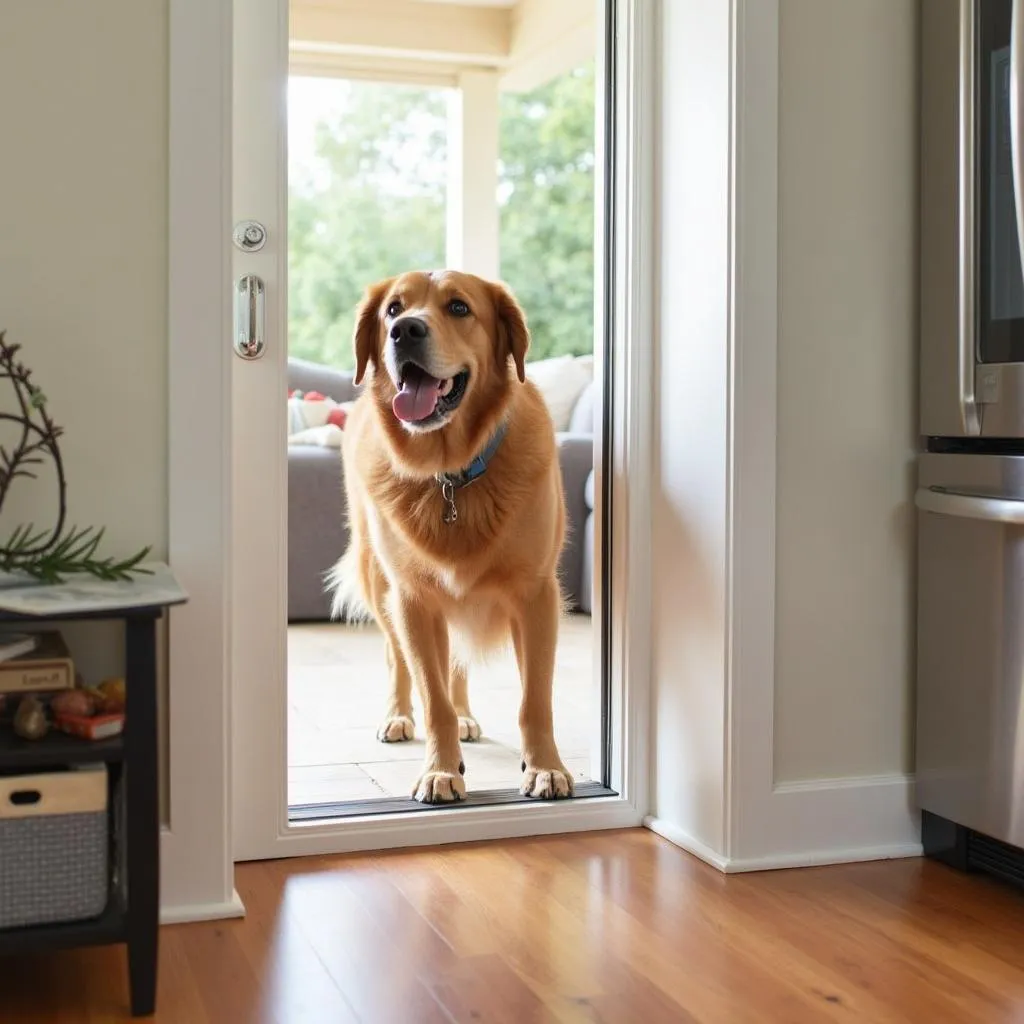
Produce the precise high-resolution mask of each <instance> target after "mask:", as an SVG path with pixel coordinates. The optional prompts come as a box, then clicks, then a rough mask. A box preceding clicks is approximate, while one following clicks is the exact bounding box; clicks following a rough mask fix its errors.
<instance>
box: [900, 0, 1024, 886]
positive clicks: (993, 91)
mask: <svg viewBox="0 0 1024 1024" xmlns="http://www.w3.org/2000/svg"><path fill="white" fill-rule="evenodd" d="M921 33H922V37H921V62H922V74H921V158H920V185H921V187H920V194H921V313H920V326H921V339H920V342H921V347H920V373H921V391H920V409H921V436H922V446H921V447H922V451H921V454H920V457H919V463H918V488H917V493H916V504H917V509H918V513H917V514H918V531H919V532H918V642H917V662H918V667H917V735H916V776H917V793H918V802H919V804H920V806H921V808H922V811H923V816H922V835H923V840H924V844H925V852H926V853H927V854H929V855H931V856H935V857H939V858H941V859H944V860H946V861H947V862H950V863H954V864H956V865H958V866H959V867H962V868H974V867H977V868H983V869H986V870H990V871H994V872H996V873H998V874H1001V875H1003V876H1005V877H1011V878H1014V879H1015V880H1018V881H1022V882H1024V854H1022V853H1021V848H1024V273H1022V269H1021V268H1022V263H1024V261H1022V255H1021V240H1022V239H1024V0H924V2H923V3H922V4H921Z"/></svg>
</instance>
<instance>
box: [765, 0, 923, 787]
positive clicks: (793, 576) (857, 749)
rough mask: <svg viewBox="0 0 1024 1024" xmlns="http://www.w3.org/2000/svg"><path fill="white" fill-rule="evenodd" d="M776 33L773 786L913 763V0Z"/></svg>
mask: <svg viewBox="0 0 1024 1024" xmlns="http://www.w3.org/2000/svg"><path fill="white" fill-rule="evenodd" d="M779 28H780V41H779V42H780V54H779V77H780V89H779V334H778V346H779V363H778V372H779V376H778V397H779V405H778V483H777V485H778V497H777V531H778V533H777V560H778V561H777V570H776V571H777V598H776V600H777V604H776V663H775V694H776V707H775V773H776V780H777V781H780V782H782V781H791V780H797V779H801V780H802V779H814V778H827V777H842V776H853V775H872V774H879V775H880V774H885V773H890V772H902V771H909V770H910V767H911V760H912V757H911V739H910V737H911V680H912V674H913V661H912V656H913V636H914V619H913V615H914V605H913V571H914V557H913V551H914V516H913V505H912V498H913V489H912V478H911V474H912V460H913V455H914V447H915V443H916V423H917V414H916V395H917V387H916V363H915V357H916V346H917V338H916V306H917V292H916V288H917V276H916V275H917V216H916V215H917V198H916V196H917V181H916V175H917V150H918V127H917V124H918V121H917V74H918V65H917V2H916V0H857V2H856V3H850V2H848V0H782V4H781V7H780V26H779Z"/></svg>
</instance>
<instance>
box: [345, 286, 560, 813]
mask: <svg viewBox="0 0 1024 1024" xmlns="http://www.w3.org/2000/svg"><path fill="white" fill-rule="evenodd" d="M529 344H530V335H529V332H528V330H527V326H526V319H525V317H524V315H523V311H522V310H521V309H520V307H519V304H518V303H517V302H516V300H515V298H514V297H513V296H512V294H511V292H510V291H509V290H508V289H507V288H506V287H505V286H504V285H502V284H497V283H493V282H490V281H484V280H482V279H481V278H478V277H474V276H472V275H470V274H461V273H454V272H450V271H443V272H440V271H439V272H435V273H419V272H417V273H408V274H403V275H401V276H400V277H397V278H392V279H390V280H387V281H382V282H380V283H378V284H376V285H373V286H372V287H370V288H369V289H368V290H367V292H366V295H365V296H364V298H363V301H362V303H361V304H360V306H359V310H358V313H357V319H356V327H355V336H354V345H355V355H356V374H355V381H356V383H357V384H358V383H360V382H361V381H362V379H363V377H364V374H366V372H367V371H368V370H369V371H370V372H371V378H370V379H369V381H368V384H367V387H366V388H365V390H364V391H363V393H362V394H361V395H360V396H359V398H358V399H357V400H356V402H355V405H354V406H353V408H352V411H351V414H350V416H349V418H348V420H347V422H346V425H345V433H344V441H343V444H342V455H343V458H344V462H345V491H346V497H347V499H348V510H349V526H350V541H349V547H348V550H347V551H346V553H345V555H344V556H343V557H342V559H341V560H340V561H339V562H338V564H337V565H336V566H335V567H334V569H333V570H332V571H331V573H330V574H329V576H328V584H329V586H330V587H332V588H333V589H334V591H335V593H334V609H335V614H340V612H341V611H342V610H343V609H347V610H348V611H349V614H350V616H351V615H353V614H355V615H356V616H358V615H359V614H360V613H362V614H364V615H365V612H366V610H368V611H369V613H370V614H371V615H372V617H373V619H374V620H375V621H376V622H377V624H378V626H379V627H380V628H381V630H382V631H383V633H384V636H385V638H386V644H387V659H388V667H389V670H390V677H391V687H390V689H391V692H390V697H389V701H388V706H387V715H386V718H385V720H384V723H383V725H382V726H381V728H380V731H379V732H378V738H379V739H381V740H383V741H385V742H394V741H400V740H410V739H412V737H413V720H412V684H413V681H415V683H416V685H417V687H418V688H419V693H420V697H421V700H422V704H423V714H424V719H425V721H424V726H425V729H426V741H427V742H426V762H425V764H424V766H423V773H422V775H421V776H420V778H419V780H418V782H417V783H416V786H415V788H414V791H413V795H414V796H415V798H416V799H417V800H420V801H422V802H424V803H448V802H451V801H455V800H461V799H462V798H463V797H464V796H465V792H466V787H465V782H464V779H463V775H464V773H465V765H464V762H463V760H462V756H461V749H460V745H459V743H460V740H474V739H477V738H478V737H479V735H480V727H479V725H478V724H477V722H476V720H475V719H474V717H473V714H472V712H471V711H470V707H469V697H468V680H467V674H466V664H467V661H468V660H469V658H470V657H471V656H472V655H473V654H480V653H486V652H488V651H490V650H493V649H495V648H496V647H500V646H503V645H505V644H506V643H507V642H508V640H509V639H511V641H512V646H513V648H514V650H515V655H516V660H517V663H518V666H519V673H520V677H521V680H522V688H523V689H522V703H521V705H520V712H519V727H520V732H521V735H522V758H523V763H522V771H523V778H522V785H521V791H522V792H523V793H524V794H525V795H527V796H532V797H538V798H541V799H552V798H556V797H567V796H571V795H572V790H573V783H572V776H571V775H570V774H569V772H568V771H567V770H566V768H565V765H564V764H563V763H562V761H561V758H560V757H559V755H558V750H557V748H556V746H555V737H554V731H553V722H552V708H551V687H552V677H553V674H554V665H555V645H556V642H557V638H558V623H559V618H560V615H561V612H562V597H561V591H560V588H559V584H558V579H557V576H556V570H557V565H558V558H559V554H560V552H561V550H562V543H563V541H564V538H565V505H564V498H563V494H562V476H561V472H560V470H559V465H558V459H557V456H556V450H555V435H554V427H553V425H552V421H551V417H550V415H549V414H548V411H547V408H546V406H545V404H544V401H543V399H542V398H541V395H540V392H539V391H538V390H537V388H536V387H535V386H534V385H533V383H532V382H530V381H527V379H526V368H525V361H526V351H527V349H528V347H529Z"/></svg>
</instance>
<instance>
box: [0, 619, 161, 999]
mask: <svg viewBox="0 0 1024 1024" xmlns="http://www.w3.org/2000/svg"><path fill="white" fill-rule="evenodd" d="M166 608H167V605H153V606H148V607H144V608H137V607H131V608H106V609H104V610H103V611H95V612H80V613H79V612H67V613H62V614H59V615H16V614H12V613H10V612H4V611H0V624H9V623H32V624H34V625H44V624H49V623H54V622H62V621H63V622H69V621H83V620H106V621H110V620H118V621H122V622H124V625H125V634H124V643H125V659H124V660H125V687H126V690H127V703H126V711H125V725H124V732H123V734H122V735H121V736H116V737H113V738H111V739H106V740H85V739H80V738H78V737H76V736H66V735H64V734H62V733H57V732H54V731H51V732H50V733H49V734H47V736H45V737H44V738H43V739H41V740H23V739H20V738H19V737H17V736H15V735H13V734H12V733H10V732H9V731H7V730H5V731H4V732H3V733H0V769H15V770H17V771H19V772H20V771H22V770H24V771H25V772H30V771H33V770H38V769H40V768H47V767H58V766H64V765H72V764H84V763H96V762H100V761H102V762H105V763H106V764H107V766H108V770H109V771H110V773H111V778H110V785H111V790H110V792H111V793H112V794H118V799H120V800H121V801H122V803H121V807H120V811H121V828H120V829H119V830H118V831H116V832H115V833H114V837H115V840H116V845H115V844H113V843H112V844H111V848H110V857H111V869H112V874H113V866H114V865H118V866H119V870H118V871H117V873H116V875H117V877H118V884H117V886H116V887H115V888H112V889H111V892H110V897H109V900H108V903H107V908H106V910H105V911H104V913H103V914H102V915H101V916H100V917H98V918H95V919H94V920H91V921H80V922H73V923H68V924H48V925H41V926H39V927H28V928H11V929H7V930H0V954H4V953H26V952H34V951H46V950H55V949H66V948H69V947H75V946H98V945H108V944H111V943H118V942H124V943H126V944H127V946H128V977H129V983H130V986H131V1010H132V1015H133V1016H135V1017H143V1016H148V1015H150V1014H152V1013H153V1012H154V1010H155V1008H156V980H157V930H158V925H159V908H160V811H159V796H160V794H159V765H158V754H157V664H156V624H157V620H158V619H159V618H160V617H161V616H162V615H163V614H164V611H165V610H166ZM118 780H119V781H120V783H121V784H120V785H117V782H118Z"/></svg>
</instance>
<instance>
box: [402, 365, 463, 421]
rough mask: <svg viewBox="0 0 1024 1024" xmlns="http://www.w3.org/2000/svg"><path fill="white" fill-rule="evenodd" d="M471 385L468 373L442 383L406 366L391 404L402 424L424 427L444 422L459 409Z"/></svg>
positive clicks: (418, 369) (412, 367) (459, 374)
mask: <svg viewBox="0 0 1024 1024" xmlns="http://www.w3.org/2000/svg"><path fill="white" fill-rule="evenodd" d="M468 381H469V373H468V372H467V371H466V370H463V371H462V372H460V373H457V374H456V375H455V376H454V377H445V378H443V379H442V378H438V377H432V376H431V375H430V374H429V373H427V371H426V370H424V369H423V367H421V366H418V365H417V364H416V363H406V364H405V365H404V366H403V367H402V371H401V380H400V382H399V386H398V394H397V395H395V397H394V399H393V400H392V402H391V408H392V411H393V412H394V414H395V415H396V416H397V417H398V418H399V419H400V420H402V422H403V423H410V424H415V425H422V424H425V423H432V422H435V421H437V420H441V419H443V418H444V417H446V416H448V415H449V414H450V413H452V412H454V411H455V409H456V408H457V407H458V404H459V402H461V401H462V397H463V395H465V393H466V384H467V383H468Z"/></svg>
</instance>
